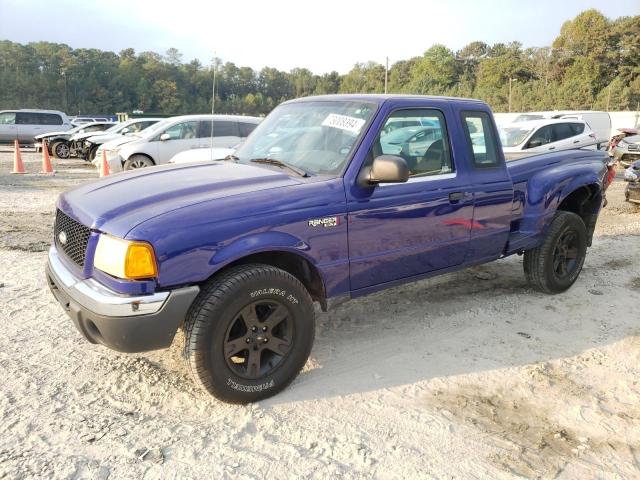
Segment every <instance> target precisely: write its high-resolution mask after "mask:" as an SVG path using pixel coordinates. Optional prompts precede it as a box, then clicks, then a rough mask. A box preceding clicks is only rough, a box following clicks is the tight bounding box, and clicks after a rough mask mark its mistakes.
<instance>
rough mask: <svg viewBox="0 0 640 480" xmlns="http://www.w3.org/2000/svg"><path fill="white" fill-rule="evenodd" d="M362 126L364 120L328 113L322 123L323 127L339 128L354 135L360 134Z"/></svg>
mask: <svg viewBox="0 0 640 480" xmlns="http://www.w3.org/2000/svg"><path fill="white" fill-rule="evenodd" d="M363 125H364V120H363V119H362V118H355V117H349V116H347V115H338V114H337V113H330V114H329V115H328V116H327V118H325V119H324V121H323V122H322V126H323V127H333V128H339V129H340V130H346V131H348V132H352V133H356V134H358V133H360V129H361V128H362V126H363Z"/></svg>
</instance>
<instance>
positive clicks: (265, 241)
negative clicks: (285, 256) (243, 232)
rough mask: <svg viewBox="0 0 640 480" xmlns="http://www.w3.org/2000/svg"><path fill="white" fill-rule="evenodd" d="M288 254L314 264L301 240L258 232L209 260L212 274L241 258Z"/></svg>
mask: <svg viewBox="0 0 640 480" xmlns="http://www.w3.org/2000/svg"><path fill="white" fill-rule="evenodd" d="M274 251H280V252H289V253H294V254H296V255H300V256H301V257H303V258H304V259H305V260H308V261H309V262H310V263H311V264H314V263H315V262H314V261H313V258H311V257H310V256H309V255H308V254H307V253H306V252H308V251H309V245H307V244H306V243H305V242H304V241H303V240H301V239H299V238H297V237H295V236H294V235H291V234H289V233H285V232H260V233H253V234H251V235H247V236H244V237H241V238H238V239H236V240H235V241H233V242H232V243H230V244H229V245H226V246H225V247H224V248H222V249H221V250H219V251H216V252H215V253H214V255H213V256H212V257H211V259H210V260H209V265H210V266H211V269H212V272H211V273H212V274H213V273H215V272H217V271H218V270H220V269H221V268H224V267H225V266H226V265H228V264H230V263H233V262H235V261H237V260H239V259H241V258H244V257H248V256H249V255H255V254H256V253H264V252H274Z"/></svg>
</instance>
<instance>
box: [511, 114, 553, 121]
mask: <svg viewBox="0 0 640 480" xmlns="http://www.w3.org/2000/svg"><path fill="white" fill-rule="evenodd" d="M544 118H545V117H544V115H543V114H541V113H521V114H520V115H518V116H517V117H516V118H514V119H513V121H512V122H511V123H520V122H529V121H531V120H544Z"/></svg>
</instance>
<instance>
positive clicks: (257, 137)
mask: <svg viewBox="0 0 640 480" xmlns="http://www.w3.org/2000/svg"><path fill="white" fill-rule="evenodd" d="M375 109H376V105H375V104H371V103H365V102H346V101H344V102H343V101H308V102H295V103H289V104H285V105H281V106H280V107H278V108H276V109H275V110H274V111H273V112H272V113H271V114H270V115H269V116H268V117H267V118H266V119H265V120H264V121H263V122H262V123H260V125H259V126H258V127H257V128H256V129H255V130H254V131H253V133H252V134H251V135H250V136H249V138H248V139H247V141H246V142H245V143H244V144H242V146H241V147H240V148H239V149H238V150H237V151H236V152H235V154H234V156H235V157H236V158H237V159H238V160H237V161H238V162H240V163H250V162H251V160H255V159H273V160H278V161H280V162H282V163H284V164H286V165H290V166H292V167H296V168H298V169H301V170H303V171H305V172H308V173H310V174H313V175H337V174H339V173H340V172H341V171H342V169H343V168H344V166H345V164H346V162H347V160H348V159H349V155H350V154H351V151H352V149H353V148H354V146H355V145H356V143H357V141H358V139H359V138H360V136H361V135H362V134H363V132H364V131H365V130H366V126H367V124H368V123H369V121H370V120H371V118H372V116H373V113H374V112H375Z"/></svg>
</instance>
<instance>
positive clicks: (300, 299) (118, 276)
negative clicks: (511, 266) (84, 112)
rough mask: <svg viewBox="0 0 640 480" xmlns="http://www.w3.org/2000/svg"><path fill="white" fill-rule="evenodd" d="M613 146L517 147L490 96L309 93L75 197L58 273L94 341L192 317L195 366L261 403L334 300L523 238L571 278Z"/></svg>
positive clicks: (207, 382) (549, 275)
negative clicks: (501, 126)
mask: <svg viewBox="0 0 640 480" xmlns="http://www.w3.org/2000/svg"><path fill="white" fill-rule="evenodd" d="M398 129H403V131H400V132H399V131H398ZM606 161H607V158H606V154H605V153H603V152H597V151H587V150H570V151H564V152H556V153H549V154H543V155H538V156H534V157H530V158H524V159H519V160H515V161H511V162H505V159H504V156H503V153H502V149H501V145H500V139H499V137H498V133H497V130H496V125H495V122H494V119H493V116H492V113H491V110H490V109H489V107H488V106H487V105H486V104H485V103H483V102H481V101H477V100H469V99H460V98H443V97H422V96H398V95H389V96H385V95H332V96H318V97H309V98H303V99H298V100H293V101H289V102H286V103H284V104H282V105H280V106H279V107H278V108H276V109H275V110H274V111H273V112H272V113H271V114H270V115H269V116H268V117H267V118H266V119H265V120H264V121H263V122H262V123H261V124H260V126H259V127H258V128H256V130H255V131H254V132H253V133H252V134H251V136H250V137H249V138H248V140H247V141H246V142H245V143H244V144H243V145H242V146H241V147H240V148H239V149H238V150H237V151H236V152H235V154H234V155H231V156H229V157H228V158H227V159H226V160H225V161H220V162H211V163H206V164H203V163H199V164H191V165H189V164H182V165H173V166H160V167H152V168H146V169H141V170H138V171H133V172H127V173H123V174H117V175H112V176H109V177H106V178H104V179H101V180H99V181H96V182H94V183H90V184H86V185H83V186H80V187H78V188H76V189H74V190H71V191H68V192H66V193H63V194H62V195H60V197H59V199H58V201H57V213H56V220H55V227H54V230H55V231H54V244H53V246H52V247H51V250H50V252H49V259H48V265H47V268H46V272H47V279H48V282H49V286H50V288H51V290H52V292H53V294H54V295H55V297H56V298H57V299H58V301H59V302H60V304H61V305H62V306H63V308H64V309H65V310H66V311H67V313H68V314H69V316H70V317H71V319H72V320H73V322H74V324H75V326H76V327H77V328H78V330H79V331H80V332H81V333H82V334H83V335H84V337H86V339H87V340H88V341H90V342H92V343H99V344H103V345H105V346H107V347H110V348H112V349H115V350H119V351H122V352H140V351H146V350H154V349H162V348H167V347H169V346H170V345H171V343H172V342H173V339H174V336H175V335H176V333H177V331H178V329H182V330H183V332H184V335H183V338H184V342H183V348H184V358H185V360H186V363H187V364H188V368H189V369H190V371H191V374H192V376H193V378H194V380H195V382H196V383H197V384H199V385H200V386H201V387H203V388H204V389H206V390H207V391H208V392H210V393H211V394H213V395H214V396H216V397H217V398H219V399H221V400H224V401H227V402H236V403H247V402H253V401H256V400H259V399H262V398H265V397H269V396H271V395H273V394H275V393H277V392H279V391H280V390H282V389H283V388H285V387H286V386H287V385H288V384H289V383H290V382H291V381H292V380H293V379H294V378H295V377H296V376H297V374H298V372H299V371H300V370H301V368H302V367H303V365H304V364H305V362H306V361H307V358H308V356H309V354H310V352H311V347H312V343H313V339H314V329H315V327H314V325H315V319H314V302H315V303H317V304H319V307H320V308H321V309H322V310H324V311H326V310H327V309H329V308H331V307H332V306H334V305H336V304H337V303H338V302H341V301H343V300H345V299H353V298H356V297H359V296H362V295H366V294H369V293H372V292H376V291H379V290H382V289H385V288H389V287H393V286H396V285H399V284H402V283H405V282H411V281H414V280H419V279H423V278H426V277H430V276H434V275H439V274H442V273H446V272H451V271H453V270H459V269H462V268H466V267H469V266H472V265H478V264H482V263H485V262H490V261H492V260H496V259H498V258H502V257H505V256H508V255H513V254H518V255H521V254H524V262H523V263H524V273H525V275H526V277H527V278H528V280H529V282H530V284H531V286H532V287H534V288H535V289H537V290H540V291H543V292H547V293H552V294H553V293H559V292H562V291H564V290H566V289H567V288H569V287H570V286H571V285H572V284H573V283H574V282H575V281H576V279H577V278H578V275H579V274H580V271H581V269H582V265H583V262H584V260H585V256H586V251H587V247H589V246H590V245H591V240H592V236H593V232H594V228H595V225H596V220H597V218H598V213H599V212H600V209H601V207H602V205H603V202H604V195H605V190H606V188H607V186H608V183H609V181H610V180H611V176H610V175H609V174H608V170H607V166H606Z"/></svg>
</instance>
